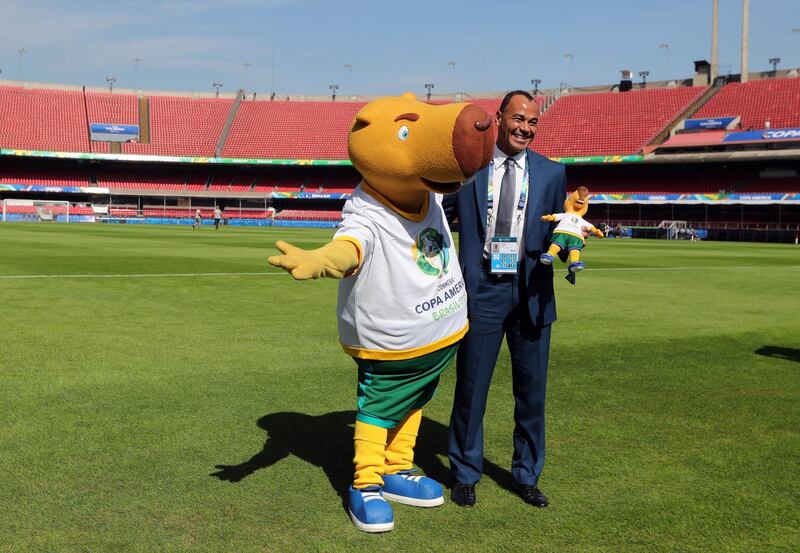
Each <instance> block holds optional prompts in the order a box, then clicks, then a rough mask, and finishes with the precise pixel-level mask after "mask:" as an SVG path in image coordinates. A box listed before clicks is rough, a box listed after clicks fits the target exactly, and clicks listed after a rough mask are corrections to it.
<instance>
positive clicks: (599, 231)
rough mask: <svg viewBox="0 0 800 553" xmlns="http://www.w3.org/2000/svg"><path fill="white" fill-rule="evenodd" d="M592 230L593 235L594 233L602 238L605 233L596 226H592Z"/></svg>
mask: <svg viewBox="0 0 800 553" xmlns="http://www.w3.org/2000/svg"><path fill="white" fill-rule="evenodd" d="M592 232H593V233H594V235H595V236H597V237H598V238H603V237H605V234H603V231H602V230H600V229H599V228H597V227H592Z"/></svg>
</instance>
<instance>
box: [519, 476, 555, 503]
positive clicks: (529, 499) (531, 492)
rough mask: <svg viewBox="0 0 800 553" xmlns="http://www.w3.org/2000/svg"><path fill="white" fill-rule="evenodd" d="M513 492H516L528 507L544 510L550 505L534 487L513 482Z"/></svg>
mask: <svg viewBox="0 0 800 553" xmlns="http://www.w3.org/2000/svg"><path fill="white" fill-rule="evenodd" d="M514 491H516V492H517V493H518V494H519V496H520V497H521V498H522V500H523V501H524V502H525V503H527V504H528V505H533V506H534V507H539V508H540V509H544V508H545V507H547V506H548V505H549V504H550V503H549V502H548V501H547V498H546V497H545V495H544V494H543V493H542V492H541V491H539V488H537V487H536V486H528V485H526V484H517V483H516V482H514Z"/></svg>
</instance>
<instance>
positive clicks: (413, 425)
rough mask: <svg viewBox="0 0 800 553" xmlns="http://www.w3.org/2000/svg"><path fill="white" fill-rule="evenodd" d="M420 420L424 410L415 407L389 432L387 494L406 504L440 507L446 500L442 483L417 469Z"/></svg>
mask: <svg viewBox="0 0 800 553" xmlns="http://www.w3.org/2000/svg"><path fill="white" fill-rule="evenodd" d="M420 422H422V409H414V410H413V411H411V412H410V413H409V414H408V415H406V417H405V418H404V419H403V420H402V421H401V422H400V424H398V425H397V427H396V428H393V429H392V430H390V431H389V435H388V438H389V442H388V445H387V446H386V471H385V472H386V474H384V475H383V496H384V497H385V498H386V499H389V500H391V501H396V502H397V503H404V504H405V505H413V506H415V507H436V506H438V505H441V504H442V503H444V491H443V490H442V486H441V484H439V483H438V482H437V481H436V480H434V479H433V478H428V477H427V476H422V475H419V474H416V471H414V470H413V466H414V445H415V444H416V441H417V433H418V432H419V425H420Z"/></svg>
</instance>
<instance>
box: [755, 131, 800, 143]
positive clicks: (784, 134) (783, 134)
mask: <svg viewBox="0 0 800 553" xmlns="http://www.w3.org/2000/svg"><path fill="white" fill-rule="evenodd" d="M785 138H794V139H800V129H775V130H774V131H771V130H770V131H765V132H764V139H765V140H782V139H785Z"/></svg>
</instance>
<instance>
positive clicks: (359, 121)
mask: <svg viewBox="0 0 800 553" xmlns="http://www.w3.org/2000/svg"><path fill="white" fill-rule="evenodd" d="M372 122H373V117H371V116H370V115H369V114H367V113H361V112H359V113H358V114H357V115H356V120H355V122H354V123H353V129H352V130H353V131H357V130H359V129H363V128H364V127H366V126H368V125H370V124H371V123H372Z"/></svg>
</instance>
